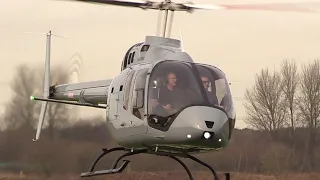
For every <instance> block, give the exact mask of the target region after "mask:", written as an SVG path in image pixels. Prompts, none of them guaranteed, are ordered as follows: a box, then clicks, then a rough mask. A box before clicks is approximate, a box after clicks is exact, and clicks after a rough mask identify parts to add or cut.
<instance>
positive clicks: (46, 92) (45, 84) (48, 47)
mask: <svg viewBox="0 0 320 180" xmlns="http://www.w3.org/2000/svg"><path fill="white" fill-rule="evenodd" d="M23 34H40V35H46V36H47V40H46V56H45V70H44V82H43V98H46V99H47V98H49V95H50V83H51V82H50V56H51V36H55V37H58V38H63V39H67V38H65V37H63V36H60V35H55V34H52V32H51V30H49V32H47V33H35V32H23ZM30 99H31V100H34V97H33V96H31V97H30ZM47 106H48V101H43V102H42V104H41V111H40V116H39V122H38V128H37V133H36V138H35V139H33V141H34V142H35V141H37V140H38V139H39V137H40V133H41V129H42V126H43V121H44V117H45V113H46V110H47Z"/></svg>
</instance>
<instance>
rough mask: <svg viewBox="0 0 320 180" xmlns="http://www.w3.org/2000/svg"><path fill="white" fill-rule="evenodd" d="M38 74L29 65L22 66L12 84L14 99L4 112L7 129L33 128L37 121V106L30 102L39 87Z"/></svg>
mask: <svg viewBox="0 0 320 180" xmlns="http://www.w3.org/2000/svg"><path fill="white" fill-rule="evenodd" d="M36 77H37V76H36V72H35V71H33V70H32V69H31V68H29V67H28V66H27V65H24V64H23V65H20V66H19V67H18V68H17V71H16V73H15V75H14V78H13V80H12V83H11V90H12V91H11V92H12V98H11V99H10V101H9V103H8V104H7V106H6V109H5V112H4V124H5V127H6V128H9V129H15V128H17V127H20V126H26V127H30V128H31V127H32V126H33V123H34V121H35V116H34V112H36V108H37V107H36V104H34V103H32V102H30V98H29V97H30V96H31V95H32V94H33V93H34V92H35V87H36V86H37V81H36Z"/></svg>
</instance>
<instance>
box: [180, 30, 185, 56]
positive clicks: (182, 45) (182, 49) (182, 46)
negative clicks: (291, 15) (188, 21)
mask: <svg viewBox="0 0 320 180" xmlns="http://www.w3.org/2000/svg"><path fill="white" fill-rule="evenodd" d="M180 42H181V51H182V52H183V51H184V44H183V40H182V30H180Z"/></svg>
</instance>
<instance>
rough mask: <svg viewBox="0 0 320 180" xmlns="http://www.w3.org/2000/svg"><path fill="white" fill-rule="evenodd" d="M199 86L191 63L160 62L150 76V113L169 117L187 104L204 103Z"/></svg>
mask: <svg viewBox="0 0 320 180" xmlns="http://www.w3.org/2000/svg"><path fill="white" fill-rule="evenodd" d="M199 86H200V84H199V81H198V79H197V77H196V76H195V74H194V73H193V70H192V66H191V65H190V64H187V63H182V62H176V61H166V62H163V63H160V64H158V65H157V66H156V67H155V68H154V70H153V71H152V73H151V76H150V81H149V97H148V100H149V101H148V114H156V115H158V116H161V117H168V116H171V115H173V114H175V113H176V112H178V111H179V110H180V109H182V108H184V107H186V106H189V105H192V104H200V103H203V102H204V99H203V96H202V94H201V89H200V88H199Z"/></svg>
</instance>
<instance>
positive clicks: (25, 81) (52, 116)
mask: <svg viewBox="0 0 320 180" xmlns="http://www.w3.org/2000/svg"><path fill="white" fill-rule="evenodd" d="M41 69H42V68H41ZM43 74H44V73H43V70H42V72H41V71H40V69H37V68H31V67H29V66H27V65H26V64H22V65H20V66H18V68H17V71H16V74H15V76H14V78H13V80H12V85H11V89H12V92H13V96H12V98H11V101H10V102H9V103H8V105H7V107H6V110H5V116H4V120H5V125H6V128H7V129H16V128H19V127H21V126H23V127H29V128H34V127H35V125H36V122H37V120H38V117H39V112H40V107H41V106H40V104H41V103H38V102H36V103H35V102H32V101H30V96H31V95H35V94H38V95H41V94H42V93H43V77H44V76H43ZM51 74H52V75H51V80H53V81H52V82H55V81H56V80H57V81H59V82H60V83H66V82H67V81H68V74H67V73H66V72H65V71H64V70H63V69H61V68H60V67H57V68H53V70H52V73H51ZM64 106H65V105H62V104H52V103H49V105H48V108H47V122H48V127H49V132H50V134H51V137H52V132H53V127H54V126H55V123H57V122H59V121H60V122H62V121H66V119H67V112H66V110H65V107H64Z"/></svg>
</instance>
